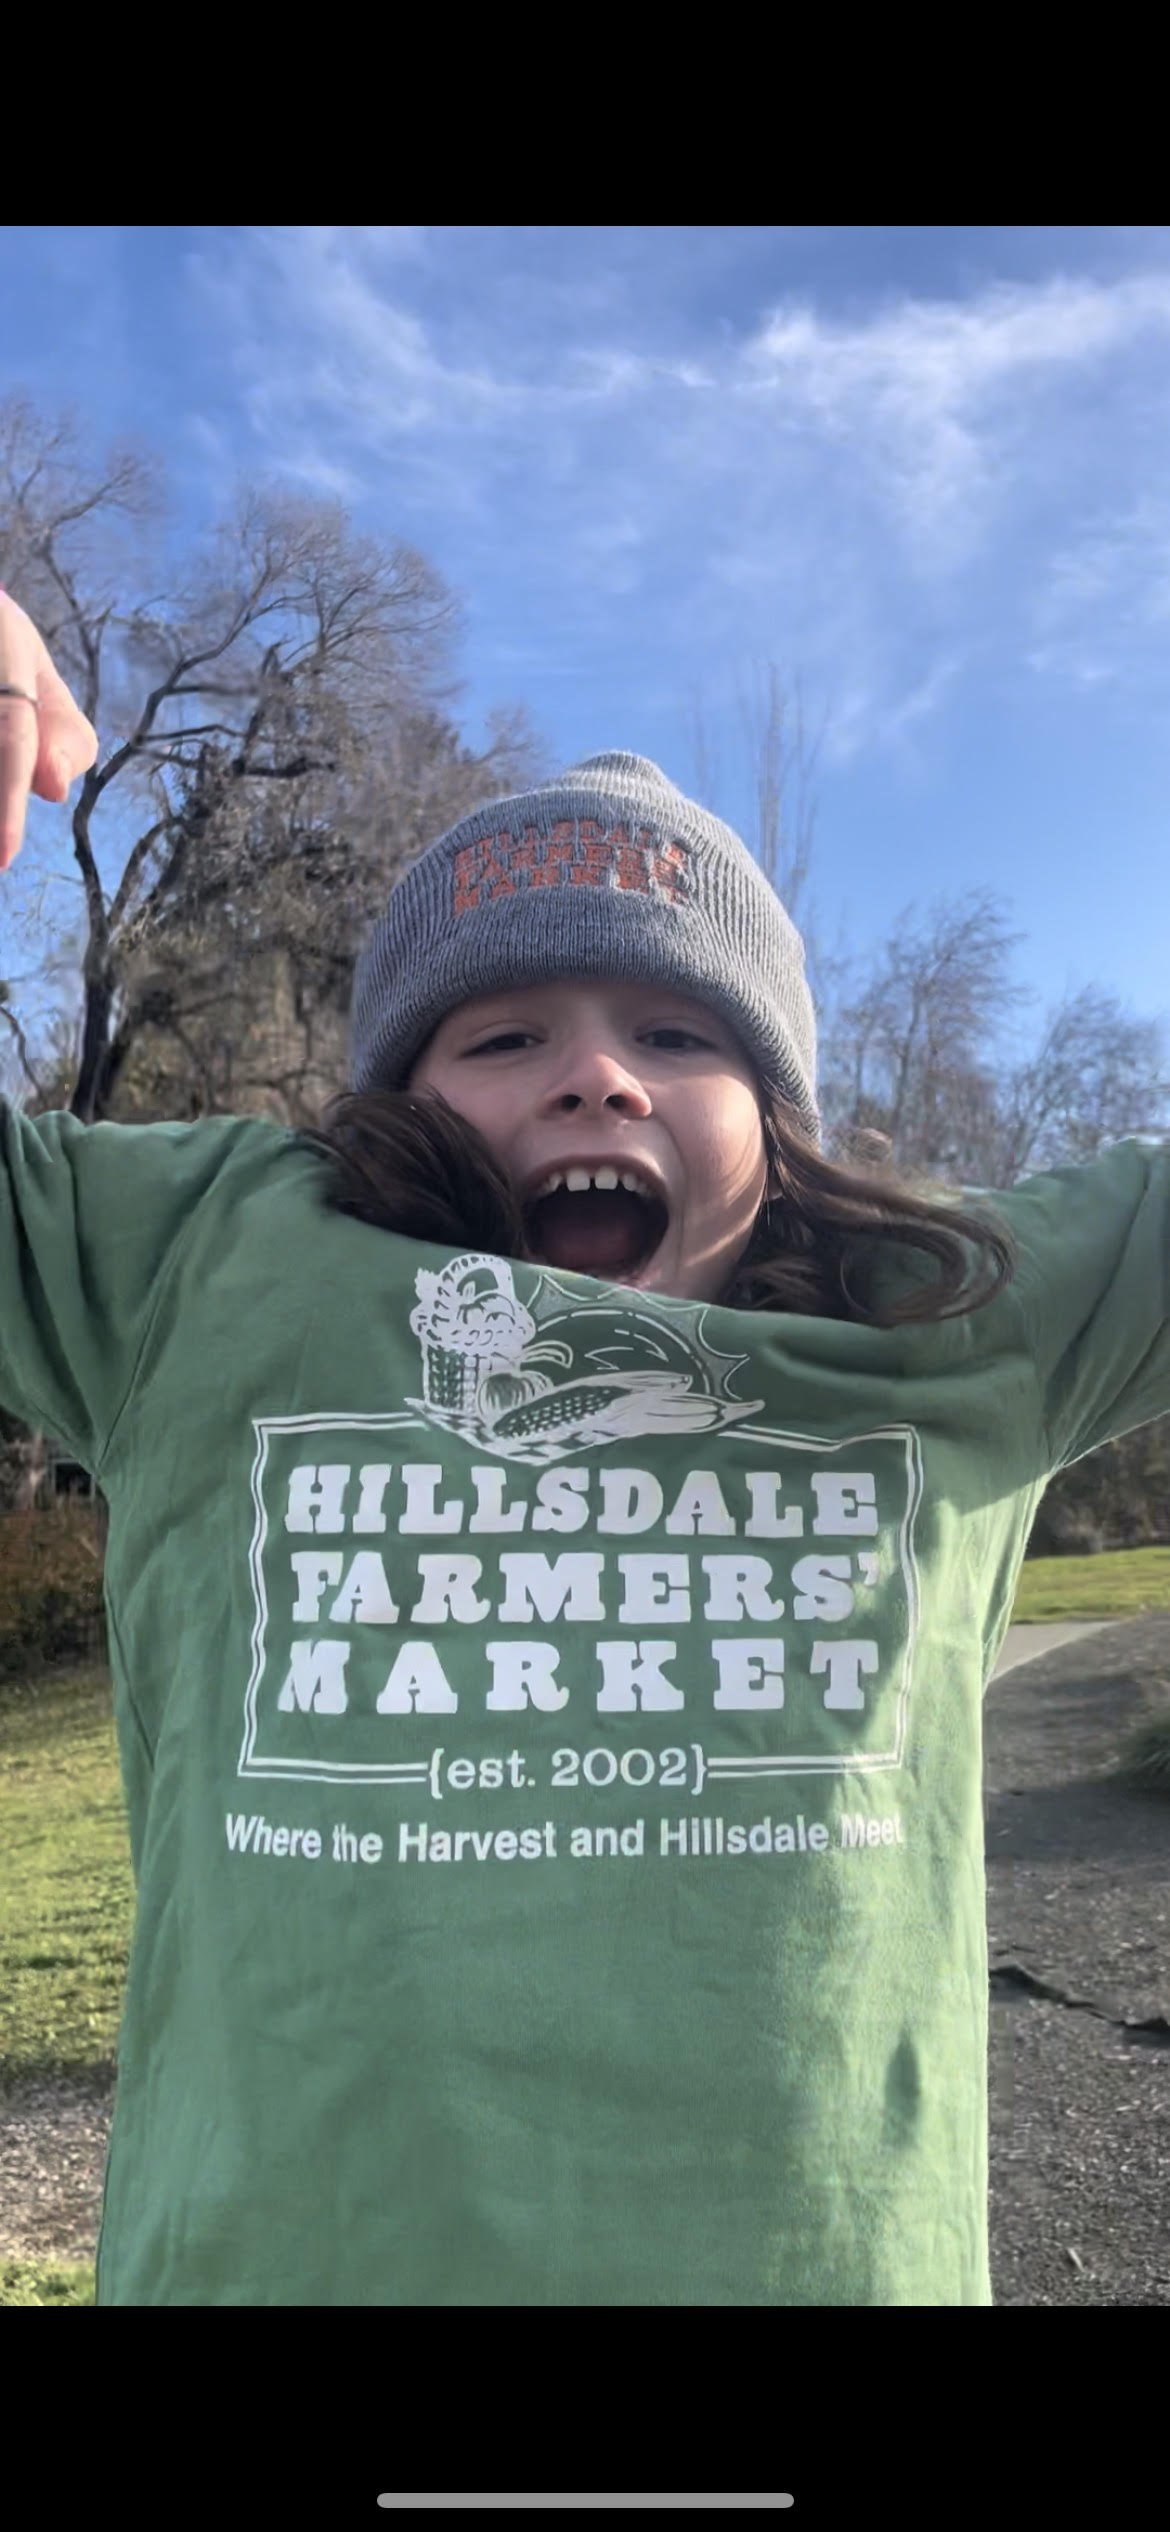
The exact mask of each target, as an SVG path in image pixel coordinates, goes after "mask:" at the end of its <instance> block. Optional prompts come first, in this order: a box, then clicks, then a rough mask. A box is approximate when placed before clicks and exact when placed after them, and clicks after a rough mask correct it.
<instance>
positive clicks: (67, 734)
mask: <svg viewBox="0 0 1170 2532" xmlns="http://www.w3.org/2000/svg"><path fill="white" fill-rule="evenodd" d="M5 686H18V687H20V689H21V692H20V693H19V694H16V695H6V694H4V692H3V691H2V689H3V688H4V687H5ZM29 695H33V696H35V697H36V702H35V705H34V704H33V703H30V702H26V700H25V697H26V696H29ZM97 752H98V742H97V732H96V730H95V729H94V727H93V725H92V723H91V722H89V721H87V720H86V717H85V714H84V712H80V711H79V710H78V708H77V705H76V704H75V702H74V700H73V697H72V695H71V694H70V692H69V688H68V686H67V685H66V683H65V680H64V678H63V677H60V676H58V673H57V670H56V669H55V668H54V666H53V663H52V660H51V659H50V657H49V654H48V652H47V650H46V649H45V645H44V643H43V642H42V640H41V637H40V634H39V633H38V631H37V628H36V626H35V624H33V623H32V621H31V620H30V618H29V617H28V616H27V615H26V614H25V612H24V608H23V607H18V606H17V604H16V600H15V598H10V597H8V595H7V594H6V592H5V591H4V590H2V589H0V870H7V869H8V867H9V865H10V864H11V863H12V862H14V861H15V859H16V856H17V854H18V853H19V851H20V847H21V844H22V842H23V840H24V821H25V813H26V811H27V809H28V797H29V793H30V791H35V793H36V795H37V798H38V799H39V800H67V799H68V797H69V789H70V785H71V784H72V783H74V782H76V780H77V777H78V775H79V774H84V773H86V772H87V771H88V769H89V767H90V766H91V765H92V764H93V762H94V760H95V758H96V756H97Z"/></svg>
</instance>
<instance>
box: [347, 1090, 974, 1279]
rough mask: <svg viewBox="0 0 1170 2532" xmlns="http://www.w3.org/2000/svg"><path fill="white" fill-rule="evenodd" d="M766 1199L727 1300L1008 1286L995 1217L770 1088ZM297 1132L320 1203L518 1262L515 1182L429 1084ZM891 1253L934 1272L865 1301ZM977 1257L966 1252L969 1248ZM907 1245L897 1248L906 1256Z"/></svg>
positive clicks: (878, 1141)
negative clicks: (808, 1117)
mask: <svg viewBox="0 0 1170 2532" xmlns="http://www.w3.org/2000/svg"><path fill="white" fill-rule="evenodd" d="M761 1116H762V1121H763V1127H764V1139H765V1145H766V1149H767V1154H768V1194H767V1196H766V1198H765V1200H764V1203H763V1205H762V1206H761V1208H760V1212H759V1214H758V1216H757V1219H756V1226H755V1230H754V1232H753V1234H752V1237H751V1240H750V1241H749V1244H748V1247H747V1249H746V1251H745V1253H744V1255H743V1256H742V1257H741V1259H740V1261H739V1264H738V1266H737V1267H736V1270H735V1273H734V1275H733V1276H732V1278H731V1280H730V1282H729V1284H728V1285H727V1287H726V1289H725V1291H723V1292H722V1293H721V1294H720V1295H719V1300H720V1302H721V1304H722V1305H723V1307H724V1308H727V1309H733V1310H787V1311H794V1312H799V1313H800V1314H802V1315H803V1316H806V1317H818V1318H828V1319H851V1320H855V1321H859V1322H861V1323H862V1324H865V1325H868V1326H872V1327H900V1326H903V1325H905V1324H906V1323H908V1322H912V1321H934V1320H938V1319H952V1318H959V1317H961V1316H963V1315H964V1314H965V1313H966V1312H968V1311H971V1310H978V1309H981V1308H982V1306H983V1305H984V1303H985V1302H988V1301H991V1300H994V1298H995V1297H996V1295H997V1294H998V1293H999V1292H1000V1291H1001V1290H1002V1289H1003V1287H1004V1286H1005V1285H1006V1284H1007V1283H1008V1282H1009V1281H1010V1278H1011V1275H1012V1271H1013V1267H1014V1264H1015V1255H1016V1251H1015V1243H1014V1241H1013V1239H1012V1236H1011V1233H1010V1231H1009V1230H1008V1228H1007V1225H1006V1224H1005V1223H1003V1222H1001V1221H999V1220H998V1219H997V1218H996V1216H995V1215H994V1214H993V1213H991V1212H990V1211H988V1212H984V1211H983V1209H982V1208H973V1207H970V1206H968V1205H966V1204H964V1203H962V1202H961V1201H960V1200H959V1198H958V1197H957V1196H956V1195H955V1194H954V1192H953V1191H952V1190H950V1189H947V1188H945V1187H940V1186H938V1185H936V1184H934V1183H933V1182H931V1181H929V1180H927V1179H924V1178H921V1177H912V1176H911V1174H910V1173H909V1172H904V1171H901V1170H898V1169H896V1168H894V1167H893V1166H892V1165H891V1164H890V1162H889V1159H888V1145H887V1144H886V1142H885V1137H884V1136H876V1137H869V1138H863V1139H862V1147H861V1149H863V1148H864V1143H865V1141H868V1146H869V1149H870V1151H871V1152H872V1151H873V1150H874V1149H875V1148H876V1147H878V1146H881V1147H884V1149H883V1156H882V1157H881V1159H880V1160H877V1161H876V1162H875V1161H874V1160H873V1159H865V1158H863V1157H862V1156H861V1149H859V1147H858V1145H856V1144H855V1150H854V1160H853V1165H852V1166H851V1165H850V1164H849V1163H848V1162H842V1161H834V1160H829V1159H826V1157H825V1155H824V1153H823V1152H821V1151H820V1150H819V1149H818V1147H817V1145H816V1144H814V1143H812V1142H810V1141H809V1139H808V1137H807V1136H806V1135H805V1134H804V1133H803V1132H802V1131H801V1129H800V1128H799V1126H797V1125H796V1123H795V1122H794V1119H793V1115H792V1111H791V1108H790V1107H789V1106H788V1104H787V1102H786V1101H785V1100H784V1099H783V1097H782V1096H781V1094H780V1093H779V1092H778V1091H777V1090H776V1089H775V1088H774V1087H773V1088H766V1089H765V1090H764V1093H763V1095H762V1099H761ZM296 1139H297V1140H298V1141H300V1142H303V1143H306V1144H308V1145H309V1146H311V1147H312V1148H313V1149H314V1150H315V1151H317V1153H318V1154H319V1155H320V1156H321V1157H322V1158H324V1159H325V1160H326V1161H327V1162H328V1164H329V1172H330V1174H329V1178H328V1181H327V1184H326V1189H325V1201H326V1202H327V1203H328V1204H329V1205H331V1206H332V1207H333V1208H334V1209H335V1210H336V1211H337V1212H339V1213H348V1214H352V1215H354V1216H355V1217H356V1218H357V1220H358V1221H360V1222H369V1223H372V1224H373V1225H374V1226H375V1228H376V1229H379V1230H385V1231H394V1232H397V1233H398V1234H399V1236H400V1237H401V1238H403V1239H409V1240H428V1241H431V1242H433V1244H434V1245H435V1246H436V1247H438V1248H481V1249H486V1250H487V1251H488V1253H489V1254H490V1255H491V1256H493V1257H517V1258H526V1257H528V1256H530V1254H531V1252H530V1250H529V1248H528V1243H527V1238H526V1234H525V1227H524V1220H523V1215H522V1213H521V1209H520V1206H519V1203H518V1201H517V1198H516V1194H515V1191H514V1189H513V1187H512V1185H511V1182H510V1180H509V1179H508V1177H507V1175H506V1173H505V1172H504V1171H503V1170H502V1169H501V1168H500V1165H499V1163H498V1161H496V1160H495V1159H494V1158H493V1156H492V1153H491V1151H490V1149H489V1147H488V1145H487V1143H486V1142H485V1140H484V1138H483V1136H482V1135H481V1134H480V1133H479V1131H478V1129H477V1128H476V1127H475V1126H473V1125H470V1124H468V1122H467V1120H466V1118H464V1117H461V1116H459V1115H458V1114H457V1113H456V1111H455V1109H454V1108H451V1107H449V1106H448V1104H447V1102H446V1100H445V1099H442V1098H441V1097H440V1096H439V1094H438V1093H437V1092H435V1091H410V1090H366V1091H343V1092H341V1094H340V1095H339V1096H338V1097H337V1098H335V1099H331V1100H330V1101H329V1103H328V1106H327V1107H326V1108H325V1110H324V1111H323V1114H322V1117H321V1120H320V1123H319V1124H318V1125H316V1126H305V1127H302V1128H300V1129H299V1132H298V1134H297V1138H296ZM892 1249H897V1250H900V1251H901V1252H903V1253H904V1262H905V1263H906V1264H907V1265H910V1264H912V1263H914V1262H916V1259H926V1260H931V1259H933V1261H934V1263H935V1266H936V1268H937V1272H936V1274H935V1275H934V1276H933V1278H931V1279H930V1280H928V1281H927V1282H925V1283H923V1282H921V1280H920V1279H918V1278H917V1277H914V1278H912V1288H911V1289H910V1291H909V1292H903V1293H902V1294H901V1295H899V1296H898V1297H896V1298H892V1299H887V1300H886V1301H885V1302H883V1303H881V1304H880V1305H878V1304H872V1303H870V1302H869V1301H867V1300H866V1298H865V1295H864V1293H863V1292H860V1291H858V1290H857V1289H856V1283H855V1281H854V1278H857V1279H859V1280H861V1281H864V1280H865V1277H866V1273H867V1270H869V1269H871V1268H872V1267H874V1266H876V1265H877V1264H878V1263H879V1261H880V1259H881V1258H882V1256H883V1254H888V1253H889V1252H890V1251H891V1250H892ZM972 1250H973V1251H974V1255H973V1256H972V1254H971V1251H972ZM907 1253H908V1254H907Z"/></svg>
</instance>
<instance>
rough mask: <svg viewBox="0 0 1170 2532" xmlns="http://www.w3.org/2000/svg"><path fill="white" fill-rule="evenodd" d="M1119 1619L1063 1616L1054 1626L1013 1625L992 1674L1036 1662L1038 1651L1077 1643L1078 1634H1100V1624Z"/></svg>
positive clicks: (1104, 1624) (997, 1674)
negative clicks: (1021, 1664)
mask: <svg viewBox="0 0 1170 2532" xmlns="http://www.w3.org/2000/svg"><path fill="white" fill-rule="evenodd" d="M1115 1623H1116V1622H1115V1620H1113V1619H1110V1618H1062V1619H1061V1620H1060V1622H1059V1624H1057V1625H1052V1626H1009V1628H1008V1631H1007V1634H1006V1635H1005V1637H1004V1639H1003V1643H1002V1644H1001V1646H1000V1648H999V1660H998V1661H997V1663H996V1665H995V1669H994V1670H993V1671H992V1674H991V1676H992V1678H993V1679H1000V1678H1002V1676H1003V1673H1004V1671H1005V1670H1018V1669H1019V1666H1020V1663H1021V1662H1034V1661H1035V1660H1036V1657H1037V1655H1038V1654H1040V1653H1052V1652H1054V1651H1055V1649H1056V1647H1057V1645H1058V1644H1072V1643H1075V1641H1076V1638H1077V1637H1078V1635H1096V1634H1097V1632H1098V1630H1099V1628H1101V1627H1103V1626H1110V1625H1113V1624H1115Z"/></svg>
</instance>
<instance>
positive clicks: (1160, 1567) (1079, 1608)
mask: <svg viewBox="0 0 1170 2532" xmlns="http://www.w3.org/2000/svg"><path fill="white" fill-rule="evenodd" d="M1155 1609H1170V1547H1127V1548H1119V1549H1118V1550H1117V1551H1116V1552H1115V1553H1112V1554H1109V1555H1105V1556H1035V1557H1031V1558H1029V1560H1028V1563H1027V1564H1026V1565H1025V1566H1024V1569H1023V1572H1022V1573H1021V1575H1020V1582H1019V1589H1018V1591H1017V1593H1016V1605H1015V1608H1014V1609H1013V1611H1012V1618H1013V1622H1014V1623H1015V1624H1016V1625H1017V1626H1025V1625H1029V1624H1031V1623H1033V1622H1036V1623H1038V1622H1039V1621H1041V1620H1043V1619H1047V1620H1053V1619H1060V1618H1140V1617H1141V1616H1142V1615H1143V1613H1144V1612H1145V1611H1146V1610H1155Z"/></svg>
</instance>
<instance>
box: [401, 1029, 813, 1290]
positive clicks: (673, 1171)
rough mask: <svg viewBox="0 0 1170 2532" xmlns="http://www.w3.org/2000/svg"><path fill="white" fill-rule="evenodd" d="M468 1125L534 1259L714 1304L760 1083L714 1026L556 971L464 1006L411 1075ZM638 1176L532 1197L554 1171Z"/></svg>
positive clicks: (755, 1147)
mask: <svg viewBox="0 0 1170 2532" xmlns="http://www.w3.org/2000/svg"><path fill="white" fill-rule="evenodd" d="M410 1087H411V1089H413V1090H422V1089H428V1090H436V1091H439V1092H441V1094H442V1096H443V1098H444V1099H446V1101H447V1102H448V1104H449V1106H451V1107H452V1108H455V1109H457V1110H458V1112H459V1114H460V1116H463V1117H466V1118H467V1119H468V1120H469V1122H470V1123H471V1124H473V1125H476V1126H478V1128H479V1131H480V1133H481V1134H482V1135H483V1136H484V1138H485V1140H486V1141H487V1142H488V1143H489V1144H490V1146H491V1149H492V1151H493V1153H494V1155H495V1157H496V1159H497V1160H498V1161H499V1163H500V1164H501V1166H502V1167H503V1168H504V1169H505V1170H506V1171H507V1173H508V1176H509V1177H510V1179H511V1180H512V1184H513V1186H514V1187H515V1188H516V1190H517V1192H518V1194H519V1196H520V1198H521V1202H522V1203H523V1205H524V1212H525V1221H526V1223H527V1226H528V1236H529V1241H530V1244H531V1248H532V1253H533V1255H534V1256H537V1257H540V1258H542V1259H543V1260H544V1262H545V1263H546V1264H548V1265H550V1266H563V1267H568V1268H571V1269H573V1270H574V1271H575V1272H576V1273H578V1274H582V1275H596V1276H597V1277H599V1278H600V1279H601V1280H602V1281H604V1282H606V1283H619V1284H629V1285H633V1286H635V1287H636V1288H637V1289H638V1290H639V1291H642V1292H663V1293H673V1294H677V1295H678V1296H679V1297H680V1298H683V1299H687V1300H694V1301H712V1300H714V1299H715V1298H716V1297H717V1295H718V1294H719V1293H720V1292H721V1291H722V1290H723V1288H724V1286H725V1284H726V1283H727V1281H728V1279H729V1277H730V1275H731V1273H732V1271H733V1269H734V1268H735V1266H736V1265H737V1263H738V1261H739V1259H740V1257H741V1256H742V1255H743V1252H744V1249H745V1248H746V1246H747V1243H748V1241H749V1239H750V1237H751V1233H752V1229H753V1226H754V1223H755V1219H756V1214H757V1212H758V1210H759V1207H760V1204H761V1202H762V1199H763V1196H764V1192H765V1185H766V1179H767V1164H766V1159H765V1151H764V1137H763V1128H762V1126H761V1123H760V1108H759V1092H758V1087H757V1083H756V1079H755V1075H754V1073H753V1071H752V1068H751V1065H750V1063H749V1062H748V1059H747V1057H746V1055H745V1054H744V1053H743V1051H742V1049H741V1047H740V1045H739V1043H738V1040H737V1039H736V1037H735V1035H734V1033H733V1032H732V1030H731V1029H730V1028H728V1027H727V1025H726V1023H725V1022H724V1021H723V1020H721V1019H719V1018H717V1017H716V1015H715V1013H714V1012H712V1011H710V1010H708V1009H707V1007H706V1005H705V1004H703V1003H701V1002H694V1001H691V1000H690V999H688V997H687V996H686V995H685V994H680V993H673V992H666V991H660V990H658V989H657V988H656V987H653V986H649V985H630V984H608V983H603V984H593V983H576V982H572V981H568V982H566V981H558V982H556V983H552V984H547V985H525V986H523V987H519V988H517V989H516V990H515V991H511V992H504V993H493V994H488V995H484V996H482V997H481V998H480V999H478V1000H476V1001H474V1002H465V1003H461V1004H460V1006H459V1008H458V1010H456V1011H452V1012H449V1013H448V1015H447V1018H446V1019H445V1020H444V1021H443V1022H442V1025H441V1026H440V1027H439V1028H438V1029H437V1030H436V1032H435V1035H434V1036H433V1037H432V1039H431V1041H430V1044H429V1045H428V1046H427V1047H426V1049H425V1050H424V1052H423V1054H422V1055H421V1056H420V1057H419V1059H418V1062H417V1063H416V1065H415V1067H414V1070H413V1072H412V1074H411V1080H410ZM591 1167H596V1168H597V1169H599V1170H602V1171H608V1172H609V1173H611V1174H612V1173H618V1174H620V1173H622V1172H623V1171H624V1172H626V1173H627V1174H630V1175H633V1176H635V1177H639V1176H640V1178H641V1181H642V1184H643V1186H644V1188H645V1189H646V1194H645V1195H639V1194H637V1193H635V1192H632V1191H631V1190H628V1189H623V1188H622V1187H621V1186H620V1185H618V1186H615V1187H612V1188H611V1187H606V1186H603V1187H602V1188H600V1189H598V1188H592V1187H591V1188H589V1189H588V1190H587V1191H586V1190H576V1191H574V1190H571V1189H567V1188H566V1187H565V1186H563V1185H562V1186H561V1187H560V1189H559V1190H558V1191H557V1192H555V1193H553V1194H547V1195H545V1196H544V1197H541V1195H540V1193H539V1191H540V1189H541V1187H542V1185H543V1184H544V1182H545V1181H546V1180H547V1179H548V1178H549V1177H550V1175H551V1174H552V1173H554V1172H555V1171H557V1170H566V1169H570V1168H572V1169H575V1170H577V1171H582V1170H589V1169H590V1168H591Z"/></svg>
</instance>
